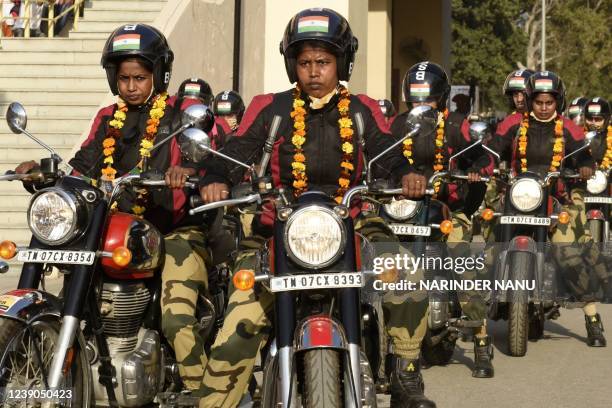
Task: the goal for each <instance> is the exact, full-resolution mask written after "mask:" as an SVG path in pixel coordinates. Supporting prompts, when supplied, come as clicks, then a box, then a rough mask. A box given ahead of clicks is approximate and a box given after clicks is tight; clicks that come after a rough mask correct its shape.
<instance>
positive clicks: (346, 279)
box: [270, 272, 363, 292]
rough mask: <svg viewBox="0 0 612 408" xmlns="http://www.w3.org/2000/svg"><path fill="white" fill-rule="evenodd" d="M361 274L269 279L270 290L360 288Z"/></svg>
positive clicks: (329, 274) (322, 274) (321, 274)
mask: <svg viewBox="0 0 612 408" xmlns="http://www.w3.org/2000/svg"><path fill="white" fill-rule="evenodd" d="M362 286H363V276H362V274H361V273H360V272H352V273H317V274H312V275H292V276H283V277H279V278H272V279H270V290H271V291H272V292H286V291H289V290H309V289H333V288H360V287H362Z"/></svg>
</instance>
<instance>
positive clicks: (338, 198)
mask: <svg viewBox="0 0 612 408" xmlns="http://www.w3.org/2000/svg"><path fill="white" fill-rule="evenodd" d="M334 201H335V202H336V203H337V204H340V203H342V197H340V196H336V197H334Z"/></svg>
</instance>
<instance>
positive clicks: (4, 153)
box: [0, 143, 74, 163]
mask: <svg viewBox="0 0 612 408" xmlns="http://www.w3.org/2000/svg"><path fill="white" fill-rule="evenodd" d="M73 145H74V143H68V144H65V145H57V146H53V149H54V150H55V151H56V152H57V154H59V155H60V157H62V158H64V159H65V160H68V159H69V157H68V156H69V155H70V152H71V151H72V146H73ZM47 155H48V153H47V150H46V149H43V148H42V147H39V146H38V145H32V146H24V145H11V144H5V143H3V144H2V145H1V148H0V160H4V161H7V160H14V161H17V162H19V163H21V162H22V161H26V160H37V159H38V158H40V157H45V156H47Z"/></svg>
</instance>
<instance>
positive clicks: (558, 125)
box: [518, 113, 565, 173]
mask: <svg viewBox="0 0 612 408" xmlns="http://www.w3.org/2000/svg"><path fill="white" fill-rule="evenodd" d="M527 129H529V114H528V113H525V114H524V115H523V121H522V122H521V127H520V128H519V138H518V151H519V157H520V159H521V173H524V172H526V171H527V168H528V167H527ZM564 147H565V140H564V139H563V119H562V118H561V116H560V115H557V118H556V119H555V142H554V144H553V154H552V159H551V161H550V168H549V170H550V171H557V170H558V169H559V166H560V165H561V160H562V159H563V149H564Z"/></svg>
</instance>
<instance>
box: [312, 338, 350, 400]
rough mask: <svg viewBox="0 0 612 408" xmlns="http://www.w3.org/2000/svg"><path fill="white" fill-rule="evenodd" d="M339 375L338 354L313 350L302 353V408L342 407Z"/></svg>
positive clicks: (326, 350)
mask: <svg viewBox="0 0 612 408" xmlns="http://www.w3.org/2000/svg"><path fill="white" fill-rule="evenodd" d="M341 381H342V379H341V375H340V353H339V352H338V351H336V350H329V349H314V350H308V351H306V352H305V353H304V395H303V400H304V408H336V407H342V406H344V403H343V400H342V384H341Z"/></svg>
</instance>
